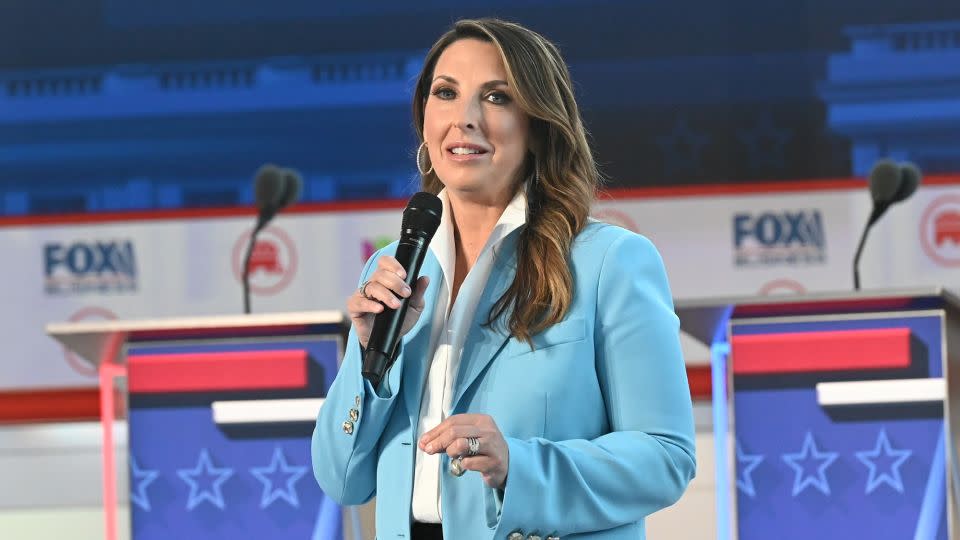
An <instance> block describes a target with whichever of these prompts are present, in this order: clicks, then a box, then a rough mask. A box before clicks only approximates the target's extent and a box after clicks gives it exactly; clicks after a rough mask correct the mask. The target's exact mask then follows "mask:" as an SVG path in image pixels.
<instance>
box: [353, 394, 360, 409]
mask: <svg viewBox="0 0 960 540" xmlns="http://www.w3.org/2000/svg"><path fill="white" fill-rule="evenodd" d="M353 402H354V403H355V404H356V405H357V407H359V406H360V396H355V397H354V398H353Z"/></svg>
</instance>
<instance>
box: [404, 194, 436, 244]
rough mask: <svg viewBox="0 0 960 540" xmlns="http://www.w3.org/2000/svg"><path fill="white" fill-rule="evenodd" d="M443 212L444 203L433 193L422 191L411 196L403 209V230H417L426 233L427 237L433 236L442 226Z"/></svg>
mask: <svg viewBox="0 0 960 540" xmlns="http://www.w3.org/2000/svg"><path fill="white" fill-rule="evenodd" d="M442 214H443V203H442V202H441V201H440V198H439V197H437V196H436V195H434V194H432V193H427V192H426V191H421V192H419V193H417V194H415V195H414V196H413V197H411V198H410V201H409V202H408V203H407V207H406V208H405V209H404V210H403V222H402V224H401V227H402V228H403V230H410V229H413V230H417V231H422V232H424V233H426V235H427V238H433V235H434V233H436V232H437V227H439V226H440V216H441V215H442Z"/></svg>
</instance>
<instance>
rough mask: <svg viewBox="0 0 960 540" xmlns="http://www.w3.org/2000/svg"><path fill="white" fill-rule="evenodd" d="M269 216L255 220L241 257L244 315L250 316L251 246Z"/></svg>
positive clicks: (263, 215) (261, 214) (264, 212)
mask: <svg viewBox="0 0 960 540" xmlns="http://www.w3.org/2000/svg"><path fill="white" fill-rule="evenodd" d="M268 215H269V214H268V213H267V212H266V211H263V212H261V213H260V217H259V218H257V225H256V227H254V228H253V232H251V233H250V240H249V241H248V242H247V251H246V254H244V256H243V267H242V274H243V277H242V279H241V281H243V313H244V315H249V314H250V257H251V256H252V255H253V246H255V245H256V243H257V234H259V233H260V230H261V229H263V227H264V226H265V225H266V224H267V221H269V220H270V218H269V217H267V216H268Z"/></svg>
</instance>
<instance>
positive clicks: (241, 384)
mask: <svg viewBox="0 0 960 540" xmlns="http://www.w3.org/2000/svg"><path fill="white" fill-rule="evenodd" d="M307 356H308V353H307V351H304V350H292V351H291V350H274V351H239V352H214V353H187V354H143V355H136V356H131V357H130V358H129V359H128V360H127V366H128V367H127V369H128V371H127V385H128V388H129V391H130V393H133V394H148V393H160V392H210V391H224V390H263V389H277V388H303V387H305V386H306V385H307Z"/></svg>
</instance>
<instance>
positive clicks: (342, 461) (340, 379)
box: [310, 250, 403, 505]
mask: <svg viewBox="0 0 960 540" xmlns="http://www.w3.org/2000/svg"><path fill="white" fill-rule="evenodd" d="M381 253H382V250H381V251H378V252H377V253H375V254H374V255H373V256H372V257H371V258H370V260H369V261H367V264H366V266H365V267H364V269H363V272H362V273H361V276H362V277H361V279H360V283H363V282H364V281H365V280H366V279H368V277H369V275H370V274H372V273H373V270H374V268H375V267H376V264H375V262H376V260H377V258H379V256H380V254H381ZM344 351H345V352H344V356H343V362H342V363H341V365H340V369H339V371H338V372H337V376H336V378H335V379H334V381H333V384H332V385H331V386H330V390H329V391H328V392H327V396H326V398H325V400H324V403H323V407H321V409H320V414H319V416H318V417H317V424H316V426H315V427H314V430H313V439H312V441H311V447H310V453H311V459H312V462H313V473H314V476H315V477H316V479H317V482H318V483H319V484H320V488H321V489H322V490H323V492H324V493H325V494H326V495H327V496H329V497H330V498H332V499H333V500H335V501H336V502H337V503H339V504H346V505H352V504H363V503H365V502H367V501H369V500H370V499H371V498H373V496H374V495H376V485H377V459H378V450H377V449H378V445H379V440H380V435H381V434H382V433H383V430H384V428H385V427H386V425H387V421H388V420H389V418H390V414H391V412H392V411H393V408H394V407H395V406H396V403H397V394H398V392H391V391H390V390H389V389H391V388H394V389H398V388H400V375H401V372H402V369H403V352H402V350H401V351H400V353H399V355H398V357H397V359H396V361H394V363H393V365H392V366H391V367H390V370H389V371H388V372H387V377H385V378H384V382H387V381H389V384H386V385H384V384H382V385H381V388H380V395H378V393H377V391H376V390H375V389H374V388H373V386H372V385H371V384H370V382H369V381H367V380H366V379H364V378H363V376H362V375H361V364H362V361H363V358H362V350H361V348H360V342H359V341H358V339H357V336H356V333H355V331H354V329H353V328H351V329H350V333H349V336H348V337H347V342H346V345H345V348H344ZM384 388H386V389H387V390H386V391H384ZM351 409H356V410H357V412H358V414H359V418H358V419H357V420H356V421H352V420H351V418H350V410H351ZM347 422H351V424H347Z"/></svg>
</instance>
